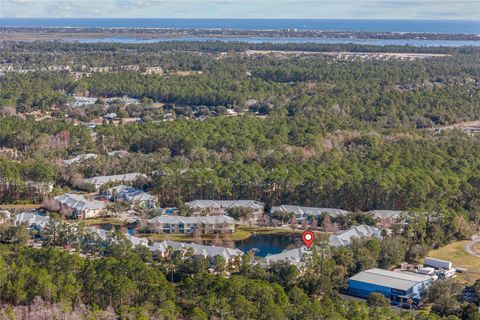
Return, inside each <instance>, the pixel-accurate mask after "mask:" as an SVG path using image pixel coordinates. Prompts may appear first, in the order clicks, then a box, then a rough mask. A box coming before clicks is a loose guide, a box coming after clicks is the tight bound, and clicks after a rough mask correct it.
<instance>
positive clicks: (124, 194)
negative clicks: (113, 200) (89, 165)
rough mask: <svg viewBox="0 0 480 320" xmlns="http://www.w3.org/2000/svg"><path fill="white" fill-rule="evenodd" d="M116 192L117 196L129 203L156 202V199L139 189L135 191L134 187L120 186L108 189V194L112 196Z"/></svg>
mask: <svg viewBox="0 0 480 320" xmlns="http://www.w3.org/2000/svg"><path fill="white" fill-rule="evenodd" d="M114 190H116V192H117V195H118V196H119V197H121V198H124V199H125V200H127V201H129V202H134V201H152V200H154V197H153V196H152V195H151V194H149V193H147V192H144V191H142V190H139V189H135V188H134V187H131V186H124V185H119V186H116V187H113V188H110V189H108V190H107V193H108V194H112V193H113V191H114Z"/></svg>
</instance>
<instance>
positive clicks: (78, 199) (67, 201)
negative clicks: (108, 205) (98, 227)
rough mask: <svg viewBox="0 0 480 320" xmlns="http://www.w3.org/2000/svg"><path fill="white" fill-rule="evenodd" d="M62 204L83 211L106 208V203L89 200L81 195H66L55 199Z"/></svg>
mask: <svg viewBox="0 0 480 320" xmlns="http://www.w3.org/2000/svg"><path fill="white" fill-rule="evenodd" d="M54 199H55V200H57V201H58V202H60V203H61V204H63V205H65V206H67V207H69V208H72V209H76V210H79V211H83V210H100V209H104V208H105V203H104V202H101V201H97V200H87V199H85V197H84V196H83V195H81V194H74V193H65V194H62V195H59V196H56V197H55V198H54Z"/></svg>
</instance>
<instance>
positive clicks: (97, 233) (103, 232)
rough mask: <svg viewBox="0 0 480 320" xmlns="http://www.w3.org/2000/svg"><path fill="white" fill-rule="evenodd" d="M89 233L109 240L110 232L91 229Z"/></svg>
mask: <svg viewBox="0 0 480 320" xmlns="http://www.w3.org/2000/svg"><path fill="white" fill-rule="evenodd" d="M88 231H90V232H91V233H93V234H96V235H97V236H98V238H100V239H101V240H104V241H105V240H107V236H108V233H109V232H110V231H108V230H105V229H100V228H95V227H89V228H88Z"/></svg>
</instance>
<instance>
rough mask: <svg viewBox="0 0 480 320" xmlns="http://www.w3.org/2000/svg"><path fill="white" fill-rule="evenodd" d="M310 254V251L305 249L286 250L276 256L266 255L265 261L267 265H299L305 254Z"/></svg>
mask: <svg viewBox="0 0 480 320" xmlns="http://www.w3.org/2000/svg"><path fill="white" fill-rule="evenodd" d="M306 253H307V254H311V251H308V250H306V249H305V247H300V248H296V249H292V250H286V251H283V252H280V253H278V254H268V255H267V256H266V257H265V259H266V261H267V263H272V262H288V263H294V264H299V263H300V262H302V261H303V256H304V255H305V254H306Z"/></svg>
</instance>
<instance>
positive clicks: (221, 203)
mask: <svg viewBox="0 0 480 320" xmlns="http://www.w3.org/2000/svg"><path fill="white" fill-rule="evenodd" d="M185 205H186V206H187V207H189V208H192V209H198V208H205V209H206V208H234V207H247V208H252V209H254V210H259V209H263V203H262V202H259V201H256V200H195V201H190V202H187V203H185Z"/></svg>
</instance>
